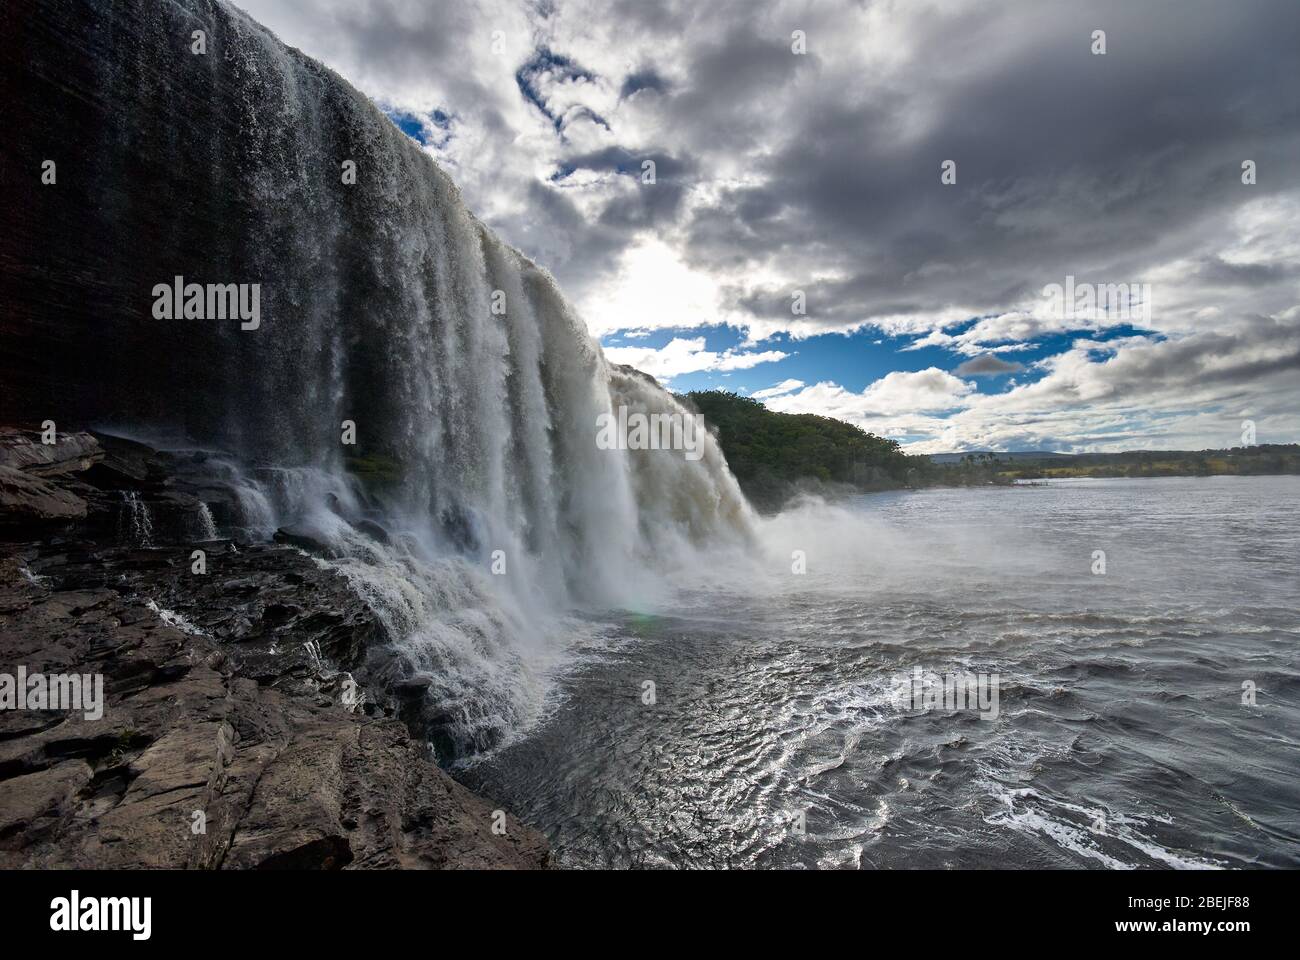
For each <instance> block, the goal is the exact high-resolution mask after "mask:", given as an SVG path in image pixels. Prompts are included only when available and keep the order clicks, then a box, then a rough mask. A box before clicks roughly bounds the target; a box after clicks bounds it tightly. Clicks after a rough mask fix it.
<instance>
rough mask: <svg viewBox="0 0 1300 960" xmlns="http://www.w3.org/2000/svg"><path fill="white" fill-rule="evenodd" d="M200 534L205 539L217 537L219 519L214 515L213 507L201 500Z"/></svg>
mask: <svg viewBox="0 0 1300 960" xmlns="http://www.w3.org/2000/svg"><path fill="white" fill-rule="evenodd" d="M199 534H200V536H202V538H203V539H204V540H215V539H217V521H216V520H215V519H214V518H213V516H212V509H211V508H210V507H209V506H208V505H207V504H206V503H204V502H203V501H199Z"/></svg>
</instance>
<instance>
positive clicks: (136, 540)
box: [119, 490, 153, 547]
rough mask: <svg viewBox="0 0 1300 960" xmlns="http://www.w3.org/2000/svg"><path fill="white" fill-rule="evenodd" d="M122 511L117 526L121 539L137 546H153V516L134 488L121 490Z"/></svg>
mask: <svg viewBox="0 0 1300 960" xmlns="http://www.w3.org/2000/svg"><path fill="white" fill-rule="evenodd" d="M122 503H123V508H122V513H121V518H120V521H119V526H120V527H121V530H122V539H124V540H127V541H129V542H130V543H132V544H134V545H135V546H138V547H152V546H153V517H152V515H151V514H150V513H149V505H148V504H147V503H145V502H144V501H143V500H141V499H140V494H138V493H136V492H135V491H134V490H124V491H122Z"/></svg>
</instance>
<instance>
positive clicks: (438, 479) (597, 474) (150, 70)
mask: <svg viewBox="0 0 1300 960" xmlns="http://www.w3.org/2000/svg"><path fill="white" fill-rule="evenodd" d="M42 2H43V5H44V6H45V7H46V8H47V9H46V10H45V12H44V13H43V14H42V17H39V18H37V19H38V20H42V21H43V25H42V27H41V28H40V29H39V30H38V29H36V28H33V27H30V26H29V25H28V24H27V22H26V20H25V19H19V20H15V21H14V23H13V27H14V29H15V30H16V31H18V32H19V33H20V34H22V37H21V41H16V42H22V43H23V44H24V49H26V50H28V51H29V55H30V57H31V59H32V62H33V64H35V66H34V68H33V72H34V74H35V77H36V80H35V81H34V82H35V83H36V86H37V89H36V90H34V91H33V95H32V96H30V97H27V98H25V99H26V100H28V101H32V102H39V103H40V104H41V111H40V112H38V113H33V114H32V115H31V116H26V117H22V118H20V122H22V123H26V124H27V125H29V126H32V127H35V128H38V133H44V134H46V141H48V142H51V143H53V142H58V143H61V144H62V145H63V151H64V153H63V154H60V155H61V156H63V155H66V154H67V153H68V151H70V150H73V149H76V150H81V151H84V153H83V154H82V156H81V159H80V160H77V161H76V162H73V161H67V160H65V165H64V168H63V169H65V170H66V171H67V172H66V173H65V174H63V180H61V181H60V183H61V184H62V183H64V182H65V181H66V182H67V186H66V188H65V187H63V186H60V191H62V192H61V193H58V194H56V193H54V192H53V191H49V192H47V194H46V197H47V198H48V199H47V200H46V201H45V202H46V203H47V204H48V205H49V206H47V207H46V208H45V209H44V210H43V213H44V214H45V215H46V216H45V218H44V219H43V220H41V221H40V222H39V223H37V222H33V223H25V224H24V227H25V228H27V229H30V230H33V231H44V232H45V233H46V234H48V233H54V234H57V236H54V237H51V236H47V235H44V234H42V236H41V239H42V240H43V241H44V242H43V243H41V244H40V245H39V246H40V248H41V249H57V250H59V251H63V253H62V255H63V256H65V257H66V258H67V260H68V261H70V262H72V263H75V265H76V267H77V269H79V270H82V271H83V272H84V271H87V270H89V271H92V272H93V273H94V274H95V275H96V276H99V277H101V278H103V279H102V287H101V288H100V294H101V296H100V300H99V302H97V303H95V304H92V305H91V307H87V308H86V309H85V310H83V309H82V307H81V306H80V304H79V303H78V302H77V298H71V297H70V298H69V299H68V303H66V304H64V305H63V306H62V308H61V309H62V310H63V313H62V314H61V316H60V324H59V325H58V326H59V329H60V330H61V331H62V330H67V331H68V335H67V336H66V338H65V339H63V340H60V342H59V344H58V350H57V351H55V350H49V351H47V352H48V353H49V354H50V355H55V354H56V353H57V355H58V356H60V357H61V358H62V359H61V361H60V366H59V367H58V368H57V369H51V370H50V371H48V372H47V376H46V377H45V378H44V379H43V380H42V381H41V383H42V384H43V385H45V386H44V387H40V388H38V387H37V386H35V385H33V387H32V389H33V391H36V392H37V393H39V389H45V388H46V387H48V392H47V394H46V395H45V396H44V398H43V399H42V400H41V402H40V403H34V404H33V409H34V410H35V409H39V410H40V411H41V415H42V416H44V415H45V414H46V412H47V411H50V410H56V411H57V410H59V409H62V410H63V411H65V412H66V414H67V415H68V416H74V417H80V418H83V419H86V418H89V419H93V420H94V421H95V422H97V423H99V424H102V425H106V426H109V427H112V426H113V425H114V424H115V423H116V424H118V425H121V426H123V427H126V428H130V429H132V430H135V431H140V430H142V429H145V428H152V429H156V430H158V431H169V432H171V433H172V434H175V435H182V436H184V437H186V438H187V439H188V440H189V441H190V442H194V443H200V444H203V445H204V446H206V447H209V448H216V449H220V450H223V451H225V452H226V453H227V454H228V460H227V461H225V467H224V469H226V470H227V471H228V473H229V474H230V476H231V477H234V478H237V486H238V488H239V491H240V492H239V499H240V509H239V513H240V514H242V516H237V517H234V518H232V527H233V529H234V530H235V532H236V533H240V534H247V535H257V536H269V535H270V534H271V533H272V532H274V531H275V529H276V528H277V527H280V526H285V525H290V524H292V525H295V526H299V527H304V528H307V529H308V530H309V531H310V532H311V534H312V535H313V536H314V537H317V538H318V539H320V540H321V541H323V542H325V543H326V544H328V546H329V549H328V551H327V552H328V559H322V560H321V562H322V563H328V564H330V565H332V566H334V567H335V568H337V569H338V570H339V571H340V572H341V573H342V574H343V575H344V576H346V577H347V578H348V579H349V581H350V582H351V583H352V584H353V586H354V587H355V588H356V590H357V591H358V592H359V593H360V594H361V595H362V596H363V597H364V598H365V599H366V600H367V602H369V603H370V604H371V605H372V606H373V607H374V609H375V610H376V612H377V614H378V615H379V616H380V618H381V619H382V620H383V622H384V624H385V626H386V627H387V630H388V634H389V636H390V638H391V649H390V650H388V651H387V652H386V653H387V657H388V660H387V662H386V664H384V665H381V666H379V667H376V669H375V670H374V671H373V673H372V675H374V676H383V677H388V678H389V679H394V680H395V679H403V680H405V681H408V682H409V681H416V682H419V683H423V684H425V685H426V686H427V714H428V717H429V722H430V725H431V727H436V728H437V729H438V730H439V731H440V736H441V737H442V741H441V742H442V744H443V747H444V752H446V753H450V754H451V755H462V754H465V753H468V752H471V751H473V750H476V749H481V748H483V747H485V746H489V745H491V744H492V743H494V742H496V741H497V740H499V739H500V737H501V736H502V735H504V734H506V733H508V732H509V731H510V730H512V729H517V728H518V727H519V726H520V725H521V724H524V723H526V722H527V721H528V720H529V719H530V718H533V717H535V716H537V715H538V713H539V711H540V710H541V709H542V708H543V703H544V701H545V698H546V691H547V684H548V680H547V677H548V676H549V674H550V673H551V672H552V671H553V670H554V669H555V666H556V664H557V663H558V662H560V661H562V659H563V656H564V649H565V645H566V642H567V641H566V637H568V636H570V635H571V634H572V633H573V632H574V631H579V630H582V629H584V627H583V625H582V624H583V622H585V621H580V620H579V619H575V611H577V612H583V611H585V612H586V613H585V614H584V615H585V616H589V615H590V613H591V611H602V610H618V609H646V608H648V607H649V606H650V605H652V604H654V603H655V602H660V601H662V600H663V596H662V595H661V593H660V592H659V589H658V580H657V577H656V571H657V570H660V569H662V568H663V567H665V566H666V565H667V566H672V565H674V564H678V563H681V562H684V561H683V558H685V557H688V556H689V555H690V553H691V551H692V550H695V549H696V548H698V547H699V546H701V545H703V544H708V543H711V542H716V541H718V540H720V539H728V538H731V539H741V540H743V539H744V538H745V537H747V536H748V533H749V529H750V514H749V508H748V507H747V505H746V503H745V501H744V498H743V497H742V495H741V493H740V491H739V488H738V487H737V484H736V482H735V479H734V478H733V477H732V475H731V474H730V472H729V471H728V469H727V466H726V464H725V462H724V460H723V457H722V454H721V452H720V450H719V449H718V447H717V446H716V444H715V443H714V441H713V439H712V437H708V438H706V443H705V449H704V453H703V456H702V458H701V459H699V460H696V461H688V460H686V459H685V458H684V457H683V455H682V453H681V452H680V451H665V450H640V451H637V450H633V451H626V450H605V449H600V448H598V446H597V444H596V440H595V438H596V432H597V422H598V418H599V417H600V415H601V414H609V413H611V412H612V411H614V410H615V409H616V408H617V407H618V406H619V405H625V406H627V407H628V408H629V409H634V410H637V411H645V412H661V413H670V414H671V413H678V414H680V413H685V412H686V411H684V410H682V408H681V407H680V405H679V404H678V403H677V402H676V401H675V400H674V399H673V398H672V397H671V396H670V395H669V394H667V393H666V392H665V391H663V390H662V389H661V388H659V387H658V386H657V385H656V384H654V383H653V382H652V381H650V380H649V379H648V378H645V377H642V376H640V375H637V374H636V373H635V372H630V371H627V370H622V369H616V368H613V367H611V365H610V364H609V363H607V362H606V360H605V358H604V356H603V355H602V353H601V350H600V347H599V345H598V344H597V343H596V342H595V341H594V340H593V339H592V337H591V336H590V335H589V334H588V332H587V330H586V328H585V326H584V324H583V323H582V321H581V320H580V319H579V317H578V316H577V315H576V314H575V312H574V310H573V308H572V307H571V306H570V305H569V303H568V302H567V301H566V300H565V298H564V297H563V295H562V294H561V292H560V291H559V289H558V288H557V285H556V283H555V281H554V279H553V278H552V277H551V276H550V274H549V273H547V271H546V270H544V269H543V268H541V267H539V266H538V265H536V264H534V263H532V262H531V261H530V260H529V259H528V258H527V257H525V256H523V255H522V254H520V253H519V252H518V251H516V250H514V249H512V248H511V247H509V246H507V245H506V244H504V243H503V242H502V241H501V240H499V239H498V238H497V237H496V235H495V234H494V233H493V232H492V231H491V230H489V229H488V228H487V227H486V226H485V225H484V224H482V223H481V222H479V221H478V220H477V219H476V218H475V217H474V216H473V215H472V214H471V213H470V212H469V211H468V210H467V209H466V208H465V206H464V204H463V203H462V201H461V197H460V193H459V191H458V190H457V188H456V186H455V184H454V183H453V182H452V181H451V179H450V178H449V177H448V176H447V175H446V174H445V173H444V172H443V171H442V170H441V169H439V167H438V166H437V165H436V164H435V163H434V162H433V160H432V159H431V158H430V157H429V156H428V155H427V154H425V153H424V152H423V151H422V150H421V149H420V148H419V147H418V146H417V145H416V144H415V143H414V142H412V141H411V140H410V139H409V138H407V137H406V136H405V135H404V134H403V133H401V132H400V131H399V130H398V129H397V128H396V127H395V126H394V124H393V123H392V122H390V120H389V119H388V118H387V117H385V116H384V115H383V114H382V113H381V112H380V111H379V110H378V109H377V108H376V107H375V106H374V105H373V104H372V103H371V102H370V101H369V100H368V99H367V98H366V97H365V96H363V95H362V94H361V93H359V92H358V91H356V90H355V89H353V88H352V87H351V86H350V85H348V84H347V83H346V82H345V81H343V80H342V79H341V78H339V77H338V76H337V75H335V74H334V73H333V72H332V71H330V70H328V69H326V68H325V67H323V66H322V65H320V64H319V63H316V62H315V61H313V60H311V59H309V58H307V57H305V56H304V55H302V54H301V53H299V52H298V51H296V50H291V49H289V48H287V47H285V46H284V45H283V44H282V43H280V42H279V41H278V40H277V39H276V38H275V37H274V36H273V35H272V34H271V33H270V32H269V31H267V30H266V29H265V28H263V27H261V26H260V25H259V24H257V23H256V22H254V21H253V20H251V19H250V18H249V17H248V16H247V15H246V14H244V13H243V12H242V11H240V10H238V9H236V8H235V7H233V6H230V5H228V4H226V3H225V2H223V0H176V2H168V3H157V2H155V0H120V2H115V3H113V4H83V3H79V2H65V0H42ZM196 30H201V31H203V32H204V34H205V37H206V52H204V53H194V52H193V51H192V39H191V38H192V35H193V32H194V31H196ZM38 139H39V138H38ZM70 139H71V140H75V141H76V146H75V147H74V146H69V145H68V144H67V141H68V140H70ZM46 141H40V142H46ZM353 167H354V169H355V182H351V178H350V177H349V176H348V171H349V170H350V169H352V168H353ZM64 203H66V204H68V207H67V209H66V210H63V211H62V212H61V211H60V210H59V209H58V208H57V205H58V204H64ZM65 219H66V221H67V222H69V223H72V224H75V225H76V227H75V229H74V228H71V227H69V228H64V227H61V226H60V224H62V223H64V222H65ZM33 246H35V244H33ZM69 269H71V267H69ZM177 278H183V279H177ZM189 284H198V285H200V286H201V287H202V288H203V290H206V291H208V292H209V293H210V292H211V290H212V287H210V286H209V285H222V288H224V285H228V284H233V285H237V286H238V288H239V291H240V294H241V297H243V299H242V300H239V299H238V298H235V297H233V296H232V298H231V300H230V304H231V309H230V310H229V311H227V312H226V313H225V314H224V316H213V315H212V311H211V310H210V309H207V308H208V307H209V306H210V305H211V304H212V303H213V302H214V301H213V299H212V297H211V296H208V297H207V299H206V300H204V299H202V297H201V298H200V300H199V301H198V303H200V304H202V305H203V308H202V309H200V310H198V311H196V312H203V313H204V316H203V317H202V318H199V317H195V316H187V314H186V312H185V310H184V309H183V308H182V304H180V303H175V304H164V305H165V306H166V307H167V308H166V309H162V310H160V309H159V306H158V304H159V302H160V300H159V298H160V297H161V298H162V299H163V300H165V299H166V297H167V291H168V290H169V289H171V288H174V287H175V286H178V285H179V286H180V287H181V288H182V291H184V290H185V285H189ZM254 287H255V288H256V293H257V297H258V299H257V301H256V302H257V303H258V318H257V322H256V323H255V324H253V323H243V322H241V319H243V320H247V319H248V317H247V316H243V317H240V316H235V315H234V314H235V312H236V310H235V306H234V305H235V304H236V303H237V302H244V303H246V302H248V300H249V299H251V296H244V295H245V294H251V292H252V291H253V290H254ZM229 289H231V290H234V289H235V288H234V287H231V288H229ZM160 290H161V291H162V293H161V294H160V293H159V291H160ZM220 296H221V295H220V291H219V292H218V297H217V300H216V301H215V302H216V303H217V305H218V306H220V305H221V304H222V303H224V301H222V300H221V299H220ZM187 299H188V294H187ZM494 303H498V304H502V305H503V306H504V311H502V312H493V310H492V305H493V304H494ZM172 307H174V308H175V310H174V312H173V311H172V309H171V308H172ZM92 308H93V309H92ZM169 318H170V319H169ZM49 326H51V327H53V326H54V325H49ZM16 330H17V336H18V337H19V339H20V340H21V339H23V338H26V341H27V342H28V343H29V344H30V345H31V346H30V348H29V349H27V352H28V353H30V354H31V355H34V356H39V355H43V354H42V350H41V349H40V347H41V344H42V341H41V339H40V338H41V337H44V336H47V335H48V331H47V329H46V327H43V326H40V325H37V324H33V325H31V326H30V328H28V327H24V326H22V325H21V322H20V324H19V326H18V327H17V328H16ZM68 343H71V344H74V346H71V347H69V346H67V344H68ZM347 441H352V442H347ZM131 509H132V511H133V513H132V516H136V514H135V513H134V507H132V508H131ZM205 535H206V534H205Z"/></svg>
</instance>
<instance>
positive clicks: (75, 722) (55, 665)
mask: <svg viewBox="0 0 1300 960" xmlns="http://www.w3.org/2000/svg"><path fill="white" fill-rule="evenodd" d="M39 440H40V438H39V435H38V434H36V433H35V432H32V431H22V430H15V429H12V428H3V427H0V673H6V674H9V675H11V676H14V675H16V673H17V670H18V667H19V666H23V667H25V668H26V671H27V673H28V674H29V675H30V674H34V673H37V672H41V673H45V674H47V675H48V674H59V673H63V674H70V673H77V674H96V673H98V674H102V675H103V682H104V701H105V706H104V711H103V717H102V718H100V719H86V718H85V717H84V716H83V714H82V713H81V712H80V711H76V712H67V711H33V710H25V709H0V868H20V867H44V868H53V867H106V868H151V867H170V868H176V867H188V868H199V869H222V868H224V869H230V868H260V869H273V868H307V869H338V868H501V867H505V868H538V867H542V866H545V865H546V862H547V857H548V847H547V844H546V841H545V839H544V838H543V837H542V836H541V835H540V834H539V833H537V832H536V831H535V830H532V829H531V828H529V827H526V826H524V825H522V824H520V823H519V822H518V821H517V820H515V818H514V817H513V816H509V815H507V816H506V820H505V832H504V835H498V834H497V833H495V832H494V831H493V822H494V821H493V815H494V809H495V807H496V805H495V804H493V803H490V802H489V801H487V800H485V799H482V798H480V797H478V796H476V795H474V794H473V793H471V792H470V791H469V790H467V789H466V788H465V787H463V786H461V785H460V784H459V783H457V782H456V781H455V780H453V779H452V778H451V777H450V776H448V775H447V774H446V773H445V772H444V771H443V770H441V769H440V768H439V767H438V766H437V764H436V763H435V762H434V761H433V758H432V754H431V751H430V750H429V749H428V747H427V746H426V745H425V744H424V743H423V742H422V741H421V740H419V739H418V738H416V737H413V736H412V735H411V732H410V730H409V729H408V727H407V725H406V723H405V722H404V721H403V720H402V713H403V711H402V704H401V703H400V702H390V701H388V700H386V699H385V697H384V696H383V695H382V694H380V693H379V692H378V689H379V684H378V682H377V678H376V677H375V676H373V675H370V674H368V673H367V667H366V663H367V654H368V653H369V652H371V651H372V650H373V648H374V647H376V646H377V645H379V644H381V643H382V634H381V631H380V628H379V625H378V624H377V623H376V622H375V620H374V618H373V617H372V616H371V614H370V612H369V611H368V609H367V608H366V607H365V606H364V604H362V603H361V602H360V601H359V600H358V599H356V597H355V596H354V595H353V594H352V593H351V591H350V590H349V589H348V587H347V584H346V583H345V582H344V581H343V579H342V578H341V577H340V576H339V575H338V574H336V573H334V572H333V571H332V570H330V569H329V568H328V567H326V566H324V565H322V564H320V563H318V562H317V561H316V560H315V559H314V558H313V557H311V556H309V555H308V554H307V553H305V552H304V551H302V550H301V549H298V548H297V547H296V546H294V545H292V544H288V543H238V542H236V541H232V540H208V541H202V540H201V538H202V532H203V531H204V530H205V529H211V517H212V514H213V513H219V512H220V507H221V504H220V499H219V496H218V495H217V494H215V493H212V492H209V493H208V494H206V496H208V497H211V498H212V499H211V502H209V501H208V500H207V499H204V498H203V497H201V496H200V494H203V493H204V491H203V489H202V487H201V485H199V484H197V483H196V482H194V481H187V480H185V479H184V477H183V474H184V469H183V467H184V464H183V463H181V462H179V461H178V460H176V458H173V457H170V456H168V455H166V454H160V453H156V452H155V451H152V450H150V449H149V448H147V447H144V446H142V445H140V444H134V443H130V442H128V441H122V440H117V439H115V438H111V437H104V436H101V435H95V434H91V433H88V432H78V433H71V434H67V435H65V436H63V437H61V438H60V441H59V443H58V444H56V445H43V444H41V443H40V442H39ZM140 503H144V504H146V505H148V507H149V516H150V517H151V518H152V522H153V524H154V529H153V530H151V531H150V536H149V537H148V539H149V540H150V542H151V543H153V544H154V545H153V546H147V547H146V546H142V545H139V541H140V540H141V539H144V538H142V537H141V536H139V535H138V534H139V531H138V530H133V528H132V527H131V521H132V511H133V510H135V509H137V507H138V504H140ZM205 508H206V509H205ZM214 508H215V509H214ZM194 549H203V550H204V552H205V554H206V563H207V572H206V574H204V575H201V576H200V575H195V574H193V573H192V572H191V559H190V556H191V551H192V550H194Z"/></svg>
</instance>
